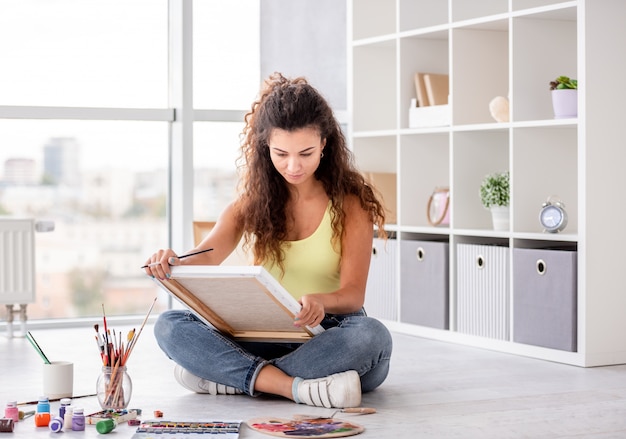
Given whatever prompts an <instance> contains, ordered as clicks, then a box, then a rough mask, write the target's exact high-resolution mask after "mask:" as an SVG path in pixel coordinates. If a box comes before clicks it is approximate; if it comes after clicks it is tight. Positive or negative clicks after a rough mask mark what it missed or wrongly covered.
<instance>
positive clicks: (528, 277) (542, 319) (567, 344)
mask: <svg viewBox="0 0 626 439" xmlns="http://www.w3.org/2000/svg"><path fill="white" fill-rule="evenodd" d="M576 256H577V254H576V252H575V251H564V250H537V249H515V250H513V276H514V279H513V288H514V290H513V340H514V341H516V342H518V343H525V344H532V345H536V346H543V347H547V348H553V349H560V350H564V351H571V352H575V351H576V342H577V338H576V331H577V329H576V319H577V317H576V314H577V313H576V306H577V305H576V292H577V288H576V283H577V274H576V259H577V257H576Z"/></svg>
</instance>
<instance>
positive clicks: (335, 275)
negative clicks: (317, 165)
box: [264, 202, 341, 300]
mask: <svg viewBox="0 0 626 439" xmlns="http://www.w3.org/2000/svg"><path fill="white" fill-rule="evenodd" d="M330 205H331V204H330V202H329V203H328V207H327V208H326V212H325V213H324V217H323V218H322V222H321V223H320V225H319V226H317V230H315V232H313V234H312V235H311V236H309V237H308V238H305V239H301V240H299V241H287V242H285V244H283V249H284V250H285V261H284V265H285V274H284V276H282V277H281V271H280V268H279V267H278V266H277V265H274V264H272V265H271V266H270V265H269V264H265V265H264V267H265V269H266V270H267V271H269V272H270V273H271V274H272V276H274V277H275V278H276V279H277V280H278V281H279V282H280V283H281V284H282V285H283V287H285V289H286V290H287V291H289V293H290V294H291V295H292V296H293V297H295V298H296V300H297V299H300V297H302V296H304V295H306V294H311V293H330V292H332V291H335V290H337V289H339V260H340V253H341V248H338V249H336V250H337V251H336V250H335V249H334V248H333V245H332V242H331V239H332V236H333V229H332V227H331V214H330Z"/></svg>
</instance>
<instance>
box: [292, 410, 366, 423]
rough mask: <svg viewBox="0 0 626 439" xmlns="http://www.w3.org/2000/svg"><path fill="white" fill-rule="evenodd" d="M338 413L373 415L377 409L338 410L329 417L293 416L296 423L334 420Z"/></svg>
mask: <svg viewBox="0 0 626 439" xmlns="http://www.w3.org/2000/svg"><path fill="white" fill-rule="evenodd" d="M337 413H351V414H355V415H371V414H373V413H376V409H375V408H373V407H349V408H345V409H337V410H335V411H334V412H332V413H331V414H330V415H328V416H316V415H293V419H295V420H296V421H302V420H305V419H332V418H334V417H335V415H336V414H337Z"/></svg>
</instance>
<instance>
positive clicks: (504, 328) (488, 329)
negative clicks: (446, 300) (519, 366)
mask: <svg viewBox="0 0 626 439" xmlns="http://www.w3.org/2000/svg"><path fill="white" fill-rule="evenodd" d="M456 250H457V274H458V276H457V329H458V331H459V332H462V333H465V334H472V335H478V336H481V337H488V338H495V339H499V340H508V339H509V258H508V254H509V249H508V248H507V247H499V246H492V245H473V244H458V245H457V248H456Z"/></svg>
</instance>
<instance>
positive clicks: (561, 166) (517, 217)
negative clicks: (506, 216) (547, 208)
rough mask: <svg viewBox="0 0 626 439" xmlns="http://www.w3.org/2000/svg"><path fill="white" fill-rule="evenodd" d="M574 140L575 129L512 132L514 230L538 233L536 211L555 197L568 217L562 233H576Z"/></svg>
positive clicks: (575, 142) (576, 186) (541, 128)
mask: <svg viewBox="0 0 626 439" xmlns="http://www.w3.org/2000/svg"><path fill="white" fill-rule="evenodd" d="M577 137H578V130H577V128H576V126H570V127H567V126H553V127H537V128H514V129H513V134H512V144H513V148H512V151H513V171H512V182H511V188H512V189H511V206H512V212H513V228H514V231H516V232H526V233H542V227H541V224H540V223H539V211H540V209H541V206H542V204H543V203H544V202H546V200H547V199H548V197H549V196H551V195H557V196H558V197H559V198H560V199H561V200H562V201H563V203H564V204H565V210H566V211H567V215H568V224H567V227H566V228H565V230H564V232H565V233H568V234H576V233H577V232H578V159H577V157H578V154H577V143H578V140H577ZM546 235H548V234H546Z"/></svg>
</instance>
